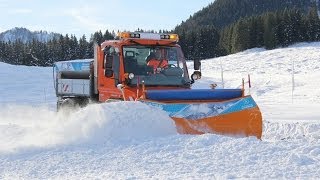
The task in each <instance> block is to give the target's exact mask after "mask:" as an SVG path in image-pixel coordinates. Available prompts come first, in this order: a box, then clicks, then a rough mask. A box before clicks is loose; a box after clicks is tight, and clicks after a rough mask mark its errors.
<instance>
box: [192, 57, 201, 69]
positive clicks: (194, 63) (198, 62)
mask: <svg viewBox="0 0 320 180" xmlns="http://www.w3.org/2000/svg"><path fill="white" fill-rule="evenodd" d="M200 67H201V62H200V60H199V59H195V60H194V61H193V69H194V70H200Z"/></svg>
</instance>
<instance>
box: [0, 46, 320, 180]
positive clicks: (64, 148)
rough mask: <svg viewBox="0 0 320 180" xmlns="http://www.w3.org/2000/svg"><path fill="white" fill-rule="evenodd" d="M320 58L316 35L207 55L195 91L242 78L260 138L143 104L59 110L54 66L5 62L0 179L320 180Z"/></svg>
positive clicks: (0, 81)
mask: <svg viewBox="0 0 320 180" xmlns="http://www.w3.org/2000/svg"><path fill="white" fill-rule="evenodd" d="M319 57H320V42H315V43H299V44H295V45H292V46H290V47H287V48H280V49H274V50H265V49H262V48H254V49H250V50H247V51H244V52H240V53H237V54H232V55H229V56H223V57H218V58H214V59H208V60H203V61H202V68H201V70H202V75H203V76H202V78H201V79H199V80H197V81H196V82H195V84H193V88H207V89H208V88H210V87H209V86H210V84H211V83H213V82H215V83H217V84H218V86H217V88H221V85H222V84H224V85H225V88H227V89H228V88H236V87H239V85H241V79H242V78H245V80H246V84H245V90H246V91H245V92H246V93H249V92H251V95H252V97H253V98H254V99H255V101H256V102H257V104H258V106H259V108H260V110H261V112H262V117H263V136H262V140H258V139H256V138H254V137H250V138H240V137H226V136H219V135H214V134H204V135H179V134H177V133H176V131H175V126H174V123H173V121H172V120H171V119H170V118H169V116H168V114H166V113H165V112H164V111H162V110H160V109H159V108H152V107H150V106H147V105H146V104H142V103H140V102H132V101H131V102H110V103H101V104H91V105H88V106H87V107H85V108H83V109H79V110H76V111H75V112H72V113H69V114H68V113H64V112H63V111H59V113H56V110H55V107H56V97H55V90H54V88H53V77H52V67H32V66H14V65H9V64H5V63H2V62H0V70H1V71H0V179H1V180H6V179H8V180H11V179H75V180H79V179H319V177H320V169H319V167H320V113H319V109H320V79H319V77H320V71H319V69H320V59H319ZM293 62H294V73H292V69H293V66H292V63H293ZM188 68H189V72H191V71H192V70H191V69H193V64H192V63H191V62H188ZM221 69H222V70H223V77H224V78H223V79H224V83H222V78H221ZM249 73H250V76H251V85H252V88H251V90H250V91H249V90H248V83H247V75H248V74H249ZM190 74H191V73H190ZM292 74H294V82H295V83H293V82H292ZM12 82H14V83H12ZM292 86H295V88H294V91H293V93H292ZM207 108H208V107H206V106H203V107H199V111H201V112H202V113H205V112H210V111H208V110H207ZM204 129H206V128H204Z"/></svg>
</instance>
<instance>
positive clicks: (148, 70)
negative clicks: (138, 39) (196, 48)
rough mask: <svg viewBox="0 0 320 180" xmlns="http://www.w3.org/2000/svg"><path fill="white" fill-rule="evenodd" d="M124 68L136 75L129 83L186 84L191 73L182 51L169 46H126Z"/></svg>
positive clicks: (188, 83) (124, 48) (188, 82)
mask: <svg viewBox="0 0 320 180" xmlns="http://www.w3.org/2000/svg"><path fill="white" fill-rule="evenodd" d="M123 56H124V57H123V58H124V70H125V72H126V73H133V74H134V75H135V77H134V78H133V79H131V80H130V82H129V85H130V84H131V85H136V84H137V81H138V80H139V83H141V81H144V84H145V85H150V86H152V85H164V86H186V85H190V80H189V75H188V71H187V67H186V63H185V59H184V57H183V54H182V51H181V49H180V48H178V47H168V46H124V47H123Z"/></svg>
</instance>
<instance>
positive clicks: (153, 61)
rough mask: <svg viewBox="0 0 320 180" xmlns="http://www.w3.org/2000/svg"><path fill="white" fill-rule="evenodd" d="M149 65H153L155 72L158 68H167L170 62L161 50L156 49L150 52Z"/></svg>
mask: <svg viewBox="0 0 320 180" xmlns="http://www.w3.org/2000/svg"><path fill="white" fill-rule="evenodd" d="M147 65H148V66H151V67H152V68H153V71H154V72H157V69H158V68H161V69H162V68H167V67H168V65H169V63H168V60H167V59H165V58H162V55H161V51H160V50H155V52H150V55H149V56H148V58H147Z"/></svg>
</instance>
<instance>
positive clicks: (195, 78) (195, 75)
mask: <svg viewBox="0 0 320 180" xmlns="http://www.w3.org/2000/svg"><path fill="white" fill-rule="evenodd" d="M191 78H192V79H193V80H198V79H199V76H198V74H192V75H191Z"/></svg>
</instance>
